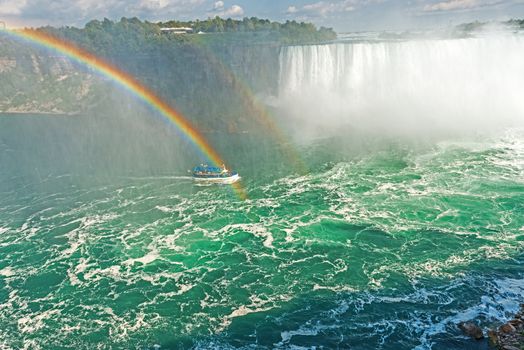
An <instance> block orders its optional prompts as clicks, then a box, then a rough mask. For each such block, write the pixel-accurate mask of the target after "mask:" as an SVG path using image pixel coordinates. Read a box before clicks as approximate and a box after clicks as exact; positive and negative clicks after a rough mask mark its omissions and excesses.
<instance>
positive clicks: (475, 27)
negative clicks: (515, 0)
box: [456, 19, 524, 33]
mask: <svg viewBox="0 0 524 350" xmlns="http://www.w3.org/2000/svg"><path fill="white" fill-rule="evenodd" d="M493 24H496V25H501V26H503V27H507V29H510V30H524V19H510V20H508V21H504V22H480V21H475V22H470V23H462V24H459V25H458V26H457V27H456V28H457V30H459V31H462V32H464V33H471V32H475V31H479V30H483V29H485V28H486V27H488V26H490V25H493Z"/></svg>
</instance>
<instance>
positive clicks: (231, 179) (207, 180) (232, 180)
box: [193, 174, 240, 185]
mask: <svg viewBox="0 0 524 350" xmlns="http://www.w3.org/2000/svg"><path fill="white" fill-rule="evenodd" d="M193 180H194V181H195V182H199V183H213V184H226V185H230V184H233V183H235V182H237V181H238V180H240V176H239V175H238V174H235V175H232V176H228V177H199V176H193Z"/></svg>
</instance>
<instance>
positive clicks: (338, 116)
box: [279, 34, 524, 130]
mask: <svg viewBox="0 0 524 350" xmlns="http://www.w3.org/2000/svg"><path fill="white" fill-rule="evenodd" d="M279 101H280V103H281V106H282V107H283V109H284V110H285V111H286V113H287V115H288V116H290V117H294V118H297V119H300V120H302V121H304V122H307V121H310V122H314V123H316V124H323V125H326V124H331V125H336V124H339V123H341V122H344V123H352V124H354V125H359V124H362V125H366V126H376V125H381V126H382V127H387V128H390V127H391V128H409V129H413V128H415V129H417V130H420V129H424V128H426V129H428V128H441V129H451V128H470V129H476V128H484V129H485V128H489V127H492V126H494V125H495V126H498V125H501V124H512V125H514V124H516V123H518V124H522V122H523V120H524V37H522V36H518V35H510V34H508V35H499V36H485V37H481V38H467V39H446V40H416V41H415V40H413V41H404V42H378V43H377V42H376V43H353V44H351V43H339V44H330V45H311V46H291V47H286V48H284V49H282V51H281V54H280V77H279Z"/></svg>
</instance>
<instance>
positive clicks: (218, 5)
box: [213, 1, 224, 11]
mask: <svg viewBox="0 0 524 350" xmlns="http://www.w3.org/2000/svg"><path fill="white" fill-rule="evenodd" d="M213 10H215V11H223V10H224V2H223V1H217V2H215V4H214V5H213Z"/></svg>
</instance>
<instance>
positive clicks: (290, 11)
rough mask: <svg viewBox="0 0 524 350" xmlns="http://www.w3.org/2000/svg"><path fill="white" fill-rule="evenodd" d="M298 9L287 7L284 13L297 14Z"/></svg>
mask: <svg viewBox="0 0 524 350" xmlns="http://www.w3.org/2000/svg"><path fill="white" fill-rule="evenodd" d="M297 12H298V9H297V8H296V7H295V6H289V7H288V8H287V11H286V13H297Z"/></svg>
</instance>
